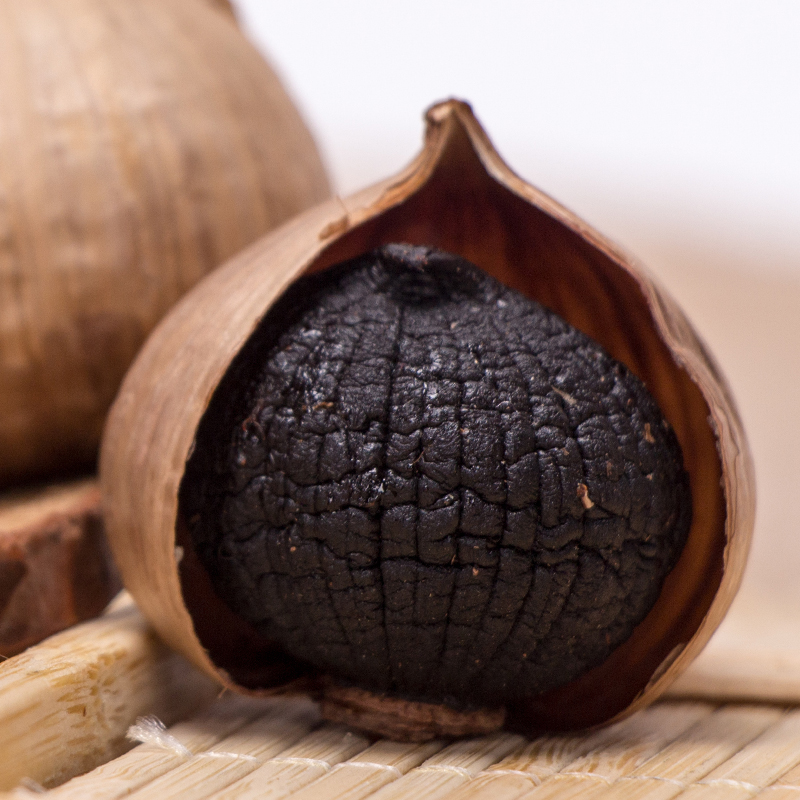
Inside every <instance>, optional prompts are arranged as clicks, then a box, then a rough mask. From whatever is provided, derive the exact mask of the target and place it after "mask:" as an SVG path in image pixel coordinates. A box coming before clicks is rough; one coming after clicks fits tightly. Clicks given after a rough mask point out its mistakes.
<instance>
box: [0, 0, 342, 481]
mask: <svg viewBox="0 0 800 800" xmlns="http://www.w3.org/2000/svg"><path fill="white" fill-rule="evenodd" d="M226 9H227V10H226ZM328 196H329V190H328V183H327V179H326V176H325V172H324V170H323V167H322V164H321V162H320V158H319V155H318V153H317V150H316V148H315V145H314V142H313V141H312V139H311V136H310V134H309V132H308V130H307V129H306V127H305V125H304V123H303V122H302V120H301V119H300V117H299V115H298V113H297V111H296V110H295V108H294V107H293V105H292V103H291V101H290V99H289V98H288V96H287V95H286V93H285V91H284V90H283V88H282V87H281V85H280V83H279V81H278V79H277V78H276V76H275V75H274V73H273V72H272V70H271V69H270V67H269V66H268V65H267V64H266V63H265V62H264V60H263V58H262V57H261V56H260V54H259V53H258V52H257V51H256V49H255V48H254V47H253V46H252V45H251V44H250V43H249V42H248V40H247V39H246V38H245V37H244V35H243V34H242V32H241V31H240V30H239V28H238V27H237V26H236V24H235V22H234V20H233V18H232V10H231V6H230V4H229V3H227V2H223V0H214V2H212V0H136V2H130V0H0V486H3V485H7V484H10V483H13V482H19V481H21V480H23V479H30V478H34V477H42V476H46V475H53V474H64V473H67V472H70V471H74V470H77V469H80V468H91V467H93V466H94V464H95V460H96V455H97V448H98V445H99V441H100V435H101V431H102V425H103V421H104V418H105V414H106V412H107V410H108V407H109V406H110V404H111V402H112V400H113V398H114V395H115V394H116V391H117V388H118V387H119V383H120V381H121V379H122V377H123V375H124V374H125V371H126V370H127V368H128V366H129V365H130V362H131V361H132V359H133V357H134V355H135V354H136V351H137V350H138V348H139V347H140V345H141V344H142V342H143V341H144V339H145V337H146V336H147V334H148V332H149V331H150V330H151V329H152V328H153V326H154V325H155V324H156V322H157V321H158V320H159V319H160V318H161V317H162V316H163V314H164V313H165V312H166V311H167V309H168V308H170V306H172V304H173V303H174V302H175V301H176V300H177V299H178V297H180V295H181V294H183V293H184V292H185V291H186V290H187V289H188V288H189V287H190V286H192V285H193V284H194V283H196V282H197V281H198V280H199V279H200V278H201V277H202V276H203V275H205V274H206V273H207V272H209V271H210V270H211V269H213V268H214V267H216V266H218V265H219V264H220V263H222V262H223V261H225V260H226V259H228V258H229V257H231V256H232V255H234V254H235V253H237V252H238V251H239V250H241V249H242V248H243V247H245V246H246V245H248V244H250V243H252V242H253V241H255V240H257V239H258V238H259V237H260V236H262V235H263V234H264V233H266V232H267V231H269V230H272V229H273V228H275V227H276V226H277V225H279V224H281V223H282V222H284V221H285V220H287V219H288V218H290V217H292V216H294V215H295V214H297V213H298V212H300V211H302V210H304V209H306V208H308V207H309V206H312V205H314V204H316V203H318V202H320V201H322V200H323V199H325V198H326V197H328Z"/></svg>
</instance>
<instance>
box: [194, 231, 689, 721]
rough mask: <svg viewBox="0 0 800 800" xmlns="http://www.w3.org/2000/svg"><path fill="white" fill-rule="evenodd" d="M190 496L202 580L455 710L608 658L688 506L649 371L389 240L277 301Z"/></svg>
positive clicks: (217, 407)
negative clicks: (642, 374)
mask: <svg viewBox="0 0 800 800" xmlns="http://www.w3.org/2000/svg"><path fill="white" fill-rule="evenodd" d="M183 495H184V497H185V502H184V507H183V511H184V514H185V516H186V519H187V520H188V524H189V527H190V531H191V534H192V540H193V544H194V546H195V548H196V550H197V553H198V555H199V557H200V560H201V561H202V562H203V565H204V566H205V568H206V569H207V571H208V573H209V575H210V576H211V579H212V581H213V582H214V586H215V588H216V589H217V591H218V592H219V594H220V595H221V596H222V597H223V598H224V599H225V600H226V602H227V603H228V604H229V605H230V606H231V607H232V608H233V609H234V610H235V611H236V612H237V613H238V614H241V615H242V616H244V617H245V618H246V619H247V621H248V622H250V623H251V624H252V625H253V626H254V627H255V628H256V630H257V631H258V632H259V633H260V634H261V635H262V636H263V637H265V638H266V639H269V640H272V641H275V642H277V643H278V644H279V645H280V646H281V647H282V648H283V649H284V650H286V652H288V653H290V654H291V655H292V656H294V657H295V658H297V659H299V660H301V661H304V662H307V663H309V664H311V665H313V666H314V667H315V668H317V669H320V670H322V671H324V672H326V673H328V674H330V675H332V676H335V677H337V678H339V679H342V680H344V681H345V682H348V683H352V684H354V685H356V686H359V687H362V688H368V689H370V690H372V691H375V692H381V693H383V692H388V693H393V694H397V695H399V696H402V697H407V698H410V699H414V700H423V701H427V702H441V701H443V700H444V701H446V702H447V703H449V704H450V705H455V706H457V707H476V706H482V705H487V706H502V705H504V704H505V703H507V702H509V701H515V700H518V699H520V698H525V697H530V696H532V695H537V694H541V693H542V692H544V691H546V690H548V689H552V688H554V687H557V686H561V685H563V684H565V683H568V682H569V681H571V680H573V679H574V678H576V677H578V676H579V675H581V674H583V673H584V672H586V671H587V670H588V669H589V668H591V667H593V666H596V665H597V664H599V663H601V662H602V661H603V660H604V659H605V658H607V657H608V655H609V653H610V652H611V650H613V649H614V648H615V647H616V646H618V645H619V644H621V643H622V642H623V641H625V640H626V639H627V638H628V637H629V636H630V634H631V633H632V631H633V628H634V626H635V625H636V624H638V623H639V622H640V621H641V620H642V619H643V618H644V616H645V615H646V614H647V612H648V611H649V610H650V608H651V607H652V605H653V603H654V602H655V600H656V597H657V596H658V593H659V591H660V589H661V584H662V583H663V580H664V577H665V576H666V574H667V573H668V572H669V570H670V569H671V568H672V567H673V566H674V564H675V562H676V561H677V558H678V556H679V554H680V552H681V549H682V547H683V544H684V542H685V540H686V536H687V534H688V531H689V523H690V520H691V497H690V492H689V481H688V475H687V474H686V472H685V471H684V469H683V463H682V457H681V453H680V447H679V445H678V442H677V439H676V438H675V435H674V433H673V432H672V430H671V428H670V426H669V424H668V423H667V422H666V420H665V419H664V418H663V416H662V415H661V413H660V412H659V410H658V407H657V406H656V404H655V402H654V400H653V399H652V397H651V396H650V395H649V393H648V392H647V390H646V389H645V387H644V386H643V384H642V383H641V381H640V380H638V379H637V378H636V377H635V376H633V375H632V374H631V373H630V372H629V371H628V370H627V369H626V368H625V367H624V366H623V365H622V364H620V363H619V362H617V361H615V360H614V359H613V358H611V357H610V356H609V355H608V353H606V352H605V351H604V350H603V349H602V348H601V347H600V346H599V345H598V344H596V343H595V342H593V341H592V340H591V339H589V338H588V337H587V336H585V335H584V334H582V333H580V332H579V331H578V330H576V329H575V328H573V327H571V326H570V325H569V324H567V323H566V322H565V321H564V320H562V319H561V318H560V317H558V316H557V315H555V314H553V313H552V312H550V311H548V310H547V309H545V308H543V307H542V306H541V305H539V304H538V303H535V302H534V301H532V300H529V299H528V298H526V297H524V296H523V295H521V294H520V293H519V292H515V291H512V290H509V289H507V288H506V287H504V286H503V285H502V284H500V283H498V282H497V281H496V280H494V279H493V278H491V277H489V276H488V275H486V274H485V273H483V272H481V271H480V270H478V268H477V267H475V266H474V265H472V264H470V263H469V262H467V261H465V260H463V259H461V258H458V257H456V256H453V255H450V254H448V253H444V252H442V251H439V250H432V249H429V248H425V247H411V246H403V245H389V246H386V247H384V248H382V249H380V250H378V251H375V252H373V253H370V254H368V255H365V256H363V257H360V258H356V259H355V260H353V261H350V262H347V263H344V264H341V265H338V266H335V267H332V268H330V269H329V270H327V271H326V272H324V273H317V274H315V275H312V276H309V277H307V278H303V279H301V280H299V281H297V282H296V283H295V284H294V285H293V286H292V287H291V289H290V290H289V291H288V292H287V293H286V294H285V295H284V296H283V298H281V300H280V302H279V303H277V304H276V305H275V306H274V307H273V308H272V309H271V311H270V313H269V314H268V315H267V317H266V318H265V320H264V321H263V322H262V324H261V325H260V327H259V329H258V331H257V332H256V333H255V334H254V335H253V336H252V337H251V339H250V340H249V341H248V343H247V345H246V346H245V348H243V350H242V352H241V353H240V354H239V356H238V357H237V359H236V361H235V362H234V364H233V365H232V367H231V369H230V371H229V373H228V375H226V377H225V379H224V380H223V381H222V383H221V384H220V387H219V388H218V390H217V392H216V394H215V397H214V399H213V400H212V402H211V405H210V407H209V410H208V412H207V414H206V416H205V417H204V419H203V422H202V423H201V425H200V428H199V430H198V434H197V442H196V446H195V450H194V454H193V456H192V458H191V460H190V462H189V465H188V467H187V472H186V477H185V478H184V481H183Z"/></svg>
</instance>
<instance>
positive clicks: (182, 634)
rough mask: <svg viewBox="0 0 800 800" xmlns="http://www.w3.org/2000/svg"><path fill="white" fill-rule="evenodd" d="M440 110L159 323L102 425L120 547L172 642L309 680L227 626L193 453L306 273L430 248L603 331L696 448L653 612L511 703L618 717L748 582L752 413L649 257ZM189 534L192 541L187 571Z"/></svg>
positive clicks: (550, 716) (269, 685)
mask: <svg viewBox="0 0 800 800" xmlns="http://www.w3.org/2000/svg"><path fill="white" fill-rule="evenodd" d="M427 121H428V130H427V138H426V144H425V148H424V150H423V151H422V153H421V154H420V156H419V157H418V158H417V160H416V161H415V162H414V163H413V164H411V165H410V166H409V167H408V169H407V170H406V171H405V172H403V173H401V174H400V175H399V176H396V177H394V178H390V179H388V180H387V181H384V182H383V183H381V184H378V185H376V186H374V187H370V188H369V189H366V190H364V191H363V192H361V193H359V194H357V195H355V196H353V197H351V198H347V199H345V200H343V201H339V200H337V201H333V202H330V203H328V204H324V205H322V206H319V207H317V208H315V209H312V210H311V211H309V212H306V213H305V214H304V215H302V216H301V217H298V218H297V219H295V220H293V221H292V222H290V223H288V224H287V225H286V226H284V227H283V228H282V229H280V230H279V231H276V232H275V233H274V234H272V235H270V236H268V237H266V238H265V239H264V240H262V241H261V242H260V243H259V244H258V245H256V246H254V247H253V248H250V250H248V251H247V252H246V253H244V254H242V255H241V256H240V257H238V258H237V259H235V260H234V261H232V262H231V263H229V264H228V265H226V266H225V267H224V268H223V269H221V270H219V271H218V272H216V273H215V274H214V275H213V276H211V277H210V278H209V279H208V280H207V281H205V282H203V284H201V285H200V286H198V287H197V288H196V289H195V290H194V291H193V292H192V293H191V294H190V295H188V296H187V297H186V298H184V300H183V301H182V302H181V303H179V304H178V306H177V307H176V308H175V310H174V311H173V312H172V313H171V314H170V315H169V316H168V317H167V318H166V320H165V321H164V322H163V323H162V325H161V326H160V328H159V330H158V331H157V333H156V334H155V335H154V336H153V337H151V339H150V341H149V342H148V344H147V345H146V346H145V348H144V349H143V351H142V353H141V355H140V356H139V358H138V359H137V361H136V363H135V364H134V367H133V368H132V370H131V372H130V373H129V375H128V376H127V378H126V380H125V382H124V384H123V388H122V390H121V392H120V395H119V396H118V399H117V401H116V402H115V405H114V407H113V410H112V413H111V416H110V419H109V423H108V427H107V430H106V435H105V437H104V443H103V448H102V456H101V480H102V485H103V491H104V498H105V500H104V502H105V507H106V513H107V522H108V527H109V533H110V538H111V542H112V548H113V549H114V552H115V555H116V558H117V561H118V563H119V565H120V568H121V571H122V574H123V579H124V580H125V582H126V584H127V586H128V588H129V589H130V590H131V591H132V593H133V594H134V596H135V597H136V599H137V601H138V602H139V604H140V605H141V607H142V609H143V611H144V612H145V614H147V616H148V617H149V618H150V619H151V620H152V622H153V624H154V625H155V626H156V627H157V628H158V630H159V631H160V633H161V634H162V636H164V637H165V638H166V639H167V641H169V642H170V643H171V644H173V646H175V647H177V648H179V649H180V650H181V651H182V652H183V653H185V654H186V655H187V656H188V657H189V658H190V659H191V660H192V661H193V662H194V663H195V664H197V665H198V666H200V667H201V668H203V669H205V670H206V671H207V672H209V673H210V674H213V675H215V676H216V677H217V678H218V679H219V680H220V681H221V682H222V683H224V684H225V685H226V686H229V687H231V688H234V689H238V690H242V689H245V688H246V689H249V690H252V691H259V692H269V691H277V690H285V689H286V687H287V686H289V685H291V682H292V680H293V679H299V678H302V677H303V676H304V675H305V676H306V678H307V677H308V673H307V672H304V670H303V668H302V666H301V665H299V664H298V663H297V662H296V661H293V660H292V659H289V658H287V656H286V654H285V653H283V652H281V650H280V648H279V647H276V646H275V644H274V643H273V642H269V641H265V640H264V639H262V638H260V637H259V636H258V635H257V634H256V632H255V631H254V630H253V629H252V627H250V626H247V625H245V624H242V623H236V622H233V621H232V615H231V614H230V611H229V610H227V609H226V607H225V605H224V603H222V602H221V601H220V599H219V598H218V597H217V596H216V595H215V593H214V591H213V588H212V586H211V583H210V580H209V578H208V575H207V573H206V572H205V570H204V569H203V568H202V566H201V564H200V563H199V561H198V559H197V556H196V554H195V553H194V551H193V550H192V548H191V542H190V539H189V537H188V531H187V521H186V520H185V519H183V518H182V516H181V512H180V508H179V499H178V494H179V487H180V483H181V480H182V478H183V475H184V472H185V468H186V467H185V465H186V462H187V459H188V458H189V457H190V454H191V452H192V450H193V447H194V441H195V436H196V432H197V428H198V425H199V423H200V420H201V419H202V417H203V415H204V414H205V411H206V409H207V407H208V403H209V400H210V398H211V397H212V395H213V393H214V391H215V389H216V387H217V386H218V385H219V383H220V381H221V380H222V379H223V377H224V375H225V374H226V373H227V371H228V369H229V367H230V365H231V363H232V362H233V360H234V358H235V357H236V355H237V354H238V353H239V352H240V350H241V349H242V347H243V346H244V344H245V342H246V341H247V340H248V339H249V337H250V336H251V335H252V333H253V331H254V330H255V328H256V327H257V325H258V323H259V321H260V320H261V319H262V318H263V316H264V314H265V313H266V312H267V311H268V309H269V308H270V307H271V306H272V305H273V304H274V303H275V302H276V301H277V299H278V298H279V297H280V296H281V295H282V294H283V293H284V291H285V290H286V288H287V287H288V286H289V285H290V284H291V283H292V282H293V281H294V280H295V279H296V278H297V277H299V276H300V275H302V274H304V273H307V272H313V271H317V270H320V269H323V268H325V267H327V266H330V265H332V264H336V263H339V262H341V261H345V260H347V259H348V258H352V257H354V256H356V255H359V254H361V253H364V252H368V251H369V250H371V249H373V248H375V247H378V246H380V245H382V244H386V243H388V242H392V241H400V242H408V243H410V244H419V245H421V244H426V245H431V246H436V247H438V248H441V249H442V250H446V251H449V252H452V253H455V254H457V255H460V256H463V257H464V258H467V259H468V260H470V261H472V262H473V263H475V264H477V265H478V266H479V267H481V268H482V269H484V270H485V271H486V272H488V273H489V274H490V275H492V276H493V277H495V278H497V279H498V280H500V281H501V282H502V283H503V284H505V285H507V286H510V287H512V288H514V289H517V290H518V291H521V292H522V293H523V294H525V295H527V296H528V297H531V298H532V299H534V300H536V301H538V302H540V303H542V304H543V305H545V306H547V307H548V308H551V309H553V310H554V311H556V312H557V313H558V314H560V315H561V316H562V317H563V318H565V319H566V320H567V321H568V322H569V323H571V324H572V325H573V326H575V327H576V328H578V329H579V330H581V331H583V332H584V333H586V334H588V335H589V336H591V337H592V338H594V339H595V340H597V341H598V342H600V344H601V345H603V346H604V347H605V348H606V350H608V351H609V352H610V353H611V355H612V356H614V357H615V358H617V359H618V360H620V361H621V362H622V363H623V364H625V365H626V367H627V368H628V369H630V370H631V371H632V372H633V373H634V374H635V375H637V376H638V377H639V378H640V379H641V380H642V381H643V382H644V383H645V385H646V386H647V388H648V390H649V391H650V393H651V394H652V395H653V397H654V398H655V399H656V402H657V403H658V405H659V407H660V408H661V410H662V412H663V414H664V416H665V418H666V419H667V420H668V422H669V423H670V426H671V427H672V429H673V430H674V431H675V435H676V436H677V439H678V441H679V443H680V446H681V448H682V450H683V455H684V462H685V467H686V470H687V472H688V474H689V481H690V487H691V492H692V505H693V508H694V517H693V521H692V525H691V528H690V531H689V536H688V540H687V543H686V546H685V548H684V551H683V554H682V555H681V557H680V559H679V560H678V563H677V564H676V566H675V567H674V569H673V570H672V571H671V572H670V573H669V575H668V576H667V578H666V580H665V582H664V586H663V589H662V591H661V594H660V595H659V597H658V599H657V600H656V603H655V605H654V607H653V608H652V610H651V611H650V613H649V614H648V615H647V616H646V617H645V619H644V620H643V621H642V622H641V623H640V624H639V625H638V626H637V627H636V628H635V629H634V631H633V634H632V636H631V637H630V638H629V639H628V640H627V641H626V642H625V643H624V644H623V645H621V646H620V647H618V648H617V649H616V650H615V651H614V652H613V653H611V654H610V656H609V657H608V658H607V659H606V660H605V661H604V662H603V663H602V664H600V665H599V666H597V667H595V668H594V669H592V670H590V671H589V672H588V673H586V674H585V675H583V676H582V677H579V678H577V679H576V680H574V681H571V682H570V683H568V684H567V685H566V686H563V687H561V688H558V689H554V690H551V691H549V692H545V693H544V694H542V695H538V696H535V697H529V698H525V699H524V700H521V701H519V702H517V703H515V704H514V707H513V708H510V709H509V715H508V718H507V720H506V725H507V726H508V727H510V728H513V729H516V730H521V731H525V732H532V731H535V730H540V729H542V728H550V729H554V728H561V729H563V728H575V727H583V726H587V725H594V724H598V723H601V722H605V721H608V720H610V719H616V718H619V717H620V716H621V715H623V714H629V713H632V712H633V711H634V710H636V709H637V708H641V707H642V706H643V705H645V704H647V703H648V702H650V701H652V700H653V699H654V698H655V697H657V696H658V695H659V694H660V693H661V692H662V691H663V690H664V688H666V686H667V685H668V683H669V682H670V680H671V679H672V678H674V677H675V676H676V675H677V674H678V673H679V672H680V671H681V670H682V669H684V668H685V666H686V665H687V664H688V663H689V662H690V661H691V659H692V658H693V657H694V656H695V655H696V654H697V653H698V652H699V650H700V649H701V648H702V646H703V644H704V643H705V642H706V641H707V640H708V638H709V636H710V635H711V632H712V631H713V630H714V628H715V627H716V626H717V625H718V624H719V622H720V621H721V619H722V617H723V615H724V613H725V611H726V609H727V607H728V606H729V604H730V602H731V600H732V598H733V595H734V594H735V591H736V588H737V587H738V584H739V581H740V578H741V574H742V570H743V567H744V562H745V558H746V554H747V550H748V545H749V538H750V535H751V532H752V524H753V476H752V464H751V461H750V457H749V453H748V449H747V444H746V440H745V438H744V433H743V431H742V429H741V423H740V421H739V418H738V415H737V413H736V410H735V407H734V405H733V402H732V400H731V398H730V395H729V392H728V389H727V386H726V384H725V382H724V379H723V378H722V377H721V376H720V375H719V372H718V370H717V369H716V367H715V365H714V364H713V362H712V361H711V360H710V357H709V356H708V354H707V352H706V351H705V348H704V347H703V345H702V344H701V343H700V342H699V340H698V339H697V337H696V335H695V334H694V332H693V331H692V329H691V327H690V326H689V324H688V323H687V321H686V320H685V318H684V317H683V315H682V314H681V312H680V311H679V310H678V309H677V307H676V306H675V305H674V303H673V302H672V301H671V300H670V299H669V297H668V296H667V295H666V294H665V293H664V292H663V291H661V290H660V289H659V288H658V287H656V286H655V284H654V283H653V282H652V281H651V280H650V279H649V278H648V277H647V275H646V274H645V273H644V272H643V271H642V270H641V268H640V267H638V265H636V264H634V263H633V262H632V261H631V260H630V259H629V258H628V257H626V256H625V255H624V254H622V253H621V252H620V251H618V250H617V249H616V248H614V247H613V246H612V245H611V244H609V243H608V242H606V241H605V240H604V239H603V238H602V237H601V236H600V235H599V234H597V233H596V232H594V231H593V230H591V229H590V228H589V227H588V226H587V225H586V224H585V223H583V222H582V221H580V220H579V219H577V218H576V217H574V216H573V215H571V214H570V213H569V212H567V211H566V210H565V209H563V208H561V207H560V206H558V205H557V204H556V203H555V202H554V201H552V200H551V199H550V198H548V197H547V196H546V195H543V194H542V193H540V192H539V191H537V190H536V189H534V188H533V187H531V186H529V185H528V184H525V183H524V182H523V181H521V180H520V179H519V178H518V177H517V176H516V175H514V174H513V173H512V172H511V171H510V170H509V169H508V167H507V166H506V165H505V164H504V163H503V162H502V160H501V159H500V157H499V156H498V154H497V153H496V151H495V150H494V149H493V147H492V146H491V144H490V142H489V140H488V138H487V137H486V134H485V133H484V132H483V130H482V129H481V128H480V126H479V125H478V123H477V121H476V120H475V118H474V116H473V115H472V113H471V110H470V109H469V107H468V106H466V105H465V104H463V103H459V102H456V101H449V102H446V103H442V104H440V105H438V106H435V107H433V108H432V109H431V110H430V111H429V112H428V116H427ZM176 544H177V545H179V546H180V547H182V548H184V549H183V553H184V557H183V560H182V561H181V562H180V565H178V564H177V563H176V560H175V546H176ZM364 713H365V714H369V713H371V712H370V711H369V710H368V709H367V710H366V711H364ZM426 713H427V712H426ZM356 716H357V715H356ZM356 721H358V720H356ZM374 729H375V728H374V727H373V730H374ZM381 730H386V731H387V732H391V731H392V728H391V726H388V725H387V726H386V727H385V728H383V729H381Z"/></svg>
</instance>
